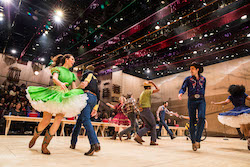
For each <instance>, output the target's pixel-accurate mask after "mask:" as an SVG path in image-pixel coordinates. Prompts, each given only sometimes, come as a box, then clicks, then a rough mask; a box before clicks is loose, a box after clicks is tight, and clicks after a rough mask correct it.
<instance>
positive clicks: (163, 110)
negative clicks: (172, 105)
mask: <svg viewBox="0 0 250 167" xmlns="http://www.w3.org/2000/svg"><path fill="white" fill-rule="evenodd" d="M167 106H168V101H165V102H163V105H161V106H160V107H159V108H158V110H157V111H156V118H157V121H159V130H158V133H157V139H160V138H159V137H158V136H159V134H160V133H161V129H162V125H163V126H164V128H165V129H166V131H167V132H168V134H169V136H170V138H171V139H172V140H173V139H174V138H176V137H175V136H174V135H173V132H172V131H171V130H170V129H168V125H167V124H166V122H165V115H166V114H168V115H175V116H176V117H178V116H179V115H178V114H177V113H173V112H172V111H169V110H168V109H167Z"/></svg>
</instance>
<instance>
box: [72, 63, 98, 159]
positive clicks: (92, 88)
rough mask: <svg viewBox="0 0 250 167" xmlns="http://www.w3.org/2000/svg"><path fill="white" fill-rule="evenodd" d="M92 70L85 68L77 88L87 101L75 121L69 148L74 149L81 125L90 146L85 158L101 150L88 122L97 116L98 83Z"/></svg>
mask: <svg viewBox="0 0 250 167" xmlns="http://www.w3.org/2000/svg"><path fill="white" fill-rule="evenodd" d="M94 69H95V68H94V66H92V65H90V66H87V67H86V70H85V72H84V74H83V76H82V80H81V85H80V86H79V88H81V89H83V90H84V92H85V93H86V94H87V95H88V98H89V99H88V101H87V106H86V107H85V108H84V109H83V110H82V112H81V114H80V115H79V117H78V119H77V122H76V125H75V127H74V130H73V133H72V139H71V146H70V148H71V149H75V146H76V142H77V137H78V135H79V132H80V130H81V126H82V123H83V126H84V128H85V129H86V132H87V135H88V139H89V142H90V145H91V147H90V150H89V151H88V152H86V153H85V154H84V155H87V156H91V155H93V154H94V152H98V151H100V149H101V147H100V143H99V141H98V139H97V135H96V133H95V130H94V128H93V125H92V124H91V120H90V118H91V116H92V117H93V116H95V115H96V114H97V110H98V107H99V100H100V93H99V89H98V81H97V78H96V77H95V76H94ZM90 115H91V116H90Z"/></svg>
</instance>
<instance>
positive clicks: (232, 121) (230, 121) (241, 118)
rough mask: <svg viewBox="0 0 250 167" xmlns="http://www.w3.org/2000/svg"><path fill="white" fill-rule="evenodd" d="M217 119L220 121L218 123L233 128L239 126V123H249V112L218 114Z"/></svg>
mask: <svg viewBox="0 0 250 167" xmlns="http://www.w3.org/2000/svg"><path fill="white" fill-rule="evenodd" d="M218 120H219V121H220V123H222V124H225V125H227V126H231V127H233V128H240V125H242V124H249V123H250V114H247V113H245V114H241V115H238V116H222V115H218Z"/></svg>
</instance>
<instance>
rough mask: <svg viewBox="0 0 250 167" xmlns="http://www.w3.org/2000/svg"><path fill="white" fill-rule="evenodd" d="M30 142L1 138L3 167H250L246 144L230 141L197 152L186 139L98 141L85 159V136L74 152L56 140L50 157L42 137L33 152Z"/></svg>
mask: <svg viewBox="0 0 250 167" xmlns="http://www.w3.org/2000/svg"><path fill="white" fill-rule="evenodd" d="M30 139H31V136H0V146H1V147H0V166H1V167H9V166H19V167H20V166H43V167H45V166H58V167H62V166H65V167H68V166H79V165H81V166H96V167H97V166H99V167H100V166H108V167H113V166H116V167H123V166H124V167H141V166H142V167H152V166H157V167H161V166H164V167H166V166H171V167H175V166H176V167H180V166H185V167H188V166H192V167H195V166H204V167H208V166H213V167H214V166H218V167H226V166H237V167H243V166H246V167H247V166H248V167H249V166H250V151H248V150H247V142H246V141H242V140H239V139H231V138H230V139H229V140H223V138H214V137H208V138H207V139H206V140H205V141H204V142H202V143H201V149H200V150H198V151H197V152H194V151H192V149H191V143H190V140H189V141H187V140H186V138H185V137H178V138H176V139H175V140H170V139H169V138H168V137H162V139H161V140H158V143H159V146H149V139H150V138H149V137H144V139H145V140H146V142H145V144H144V145H139V144H137V143H135V142H134V141H133V140H130V141H122V142H121V141H119V140H118V139H117V140H116V141H113V140H110V139H109V138H99V140H100V143H101V147H102V150H101V151H100V152H98V153H95V154H94V156H92V157H88V156H84V152H87V151H88V149H89V144H88V140H87V138H86V137H80V138H79V140H78V144H77V146H76V149H75V150H72V149H70V148H69V143H70V137H54V138H53V140H52V142H51V143H50V145H49V147H48V148H49V150H50V151H51V153H52V154H51V155H43V154H41V150H40V149H41V143H42V140H43V136H42V137H40V138H39V139H38V141H37V143H36V145H35V146H34V147H33V148H32V149H29V148H28V143H29V140H30Z"/></svg>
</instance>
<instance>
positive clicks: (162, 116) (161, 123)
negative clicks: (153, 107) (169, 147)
mask: <svg viewBox="0 0 250 167" xmlns="http://www.w3.org/2000/svg"><path fill="white" fill-rule="evenodd" d="M165 115H166V112H165V111H161V112H160V122H159V133H158V135H159V134H161V129H162V125H163V126H164V128H165V129H166V131H167V132H168V134H169V136H170V137H173V132H172V131H171V130H170V129H168V125H167V124H166V122H165Z"/></svg>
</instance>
